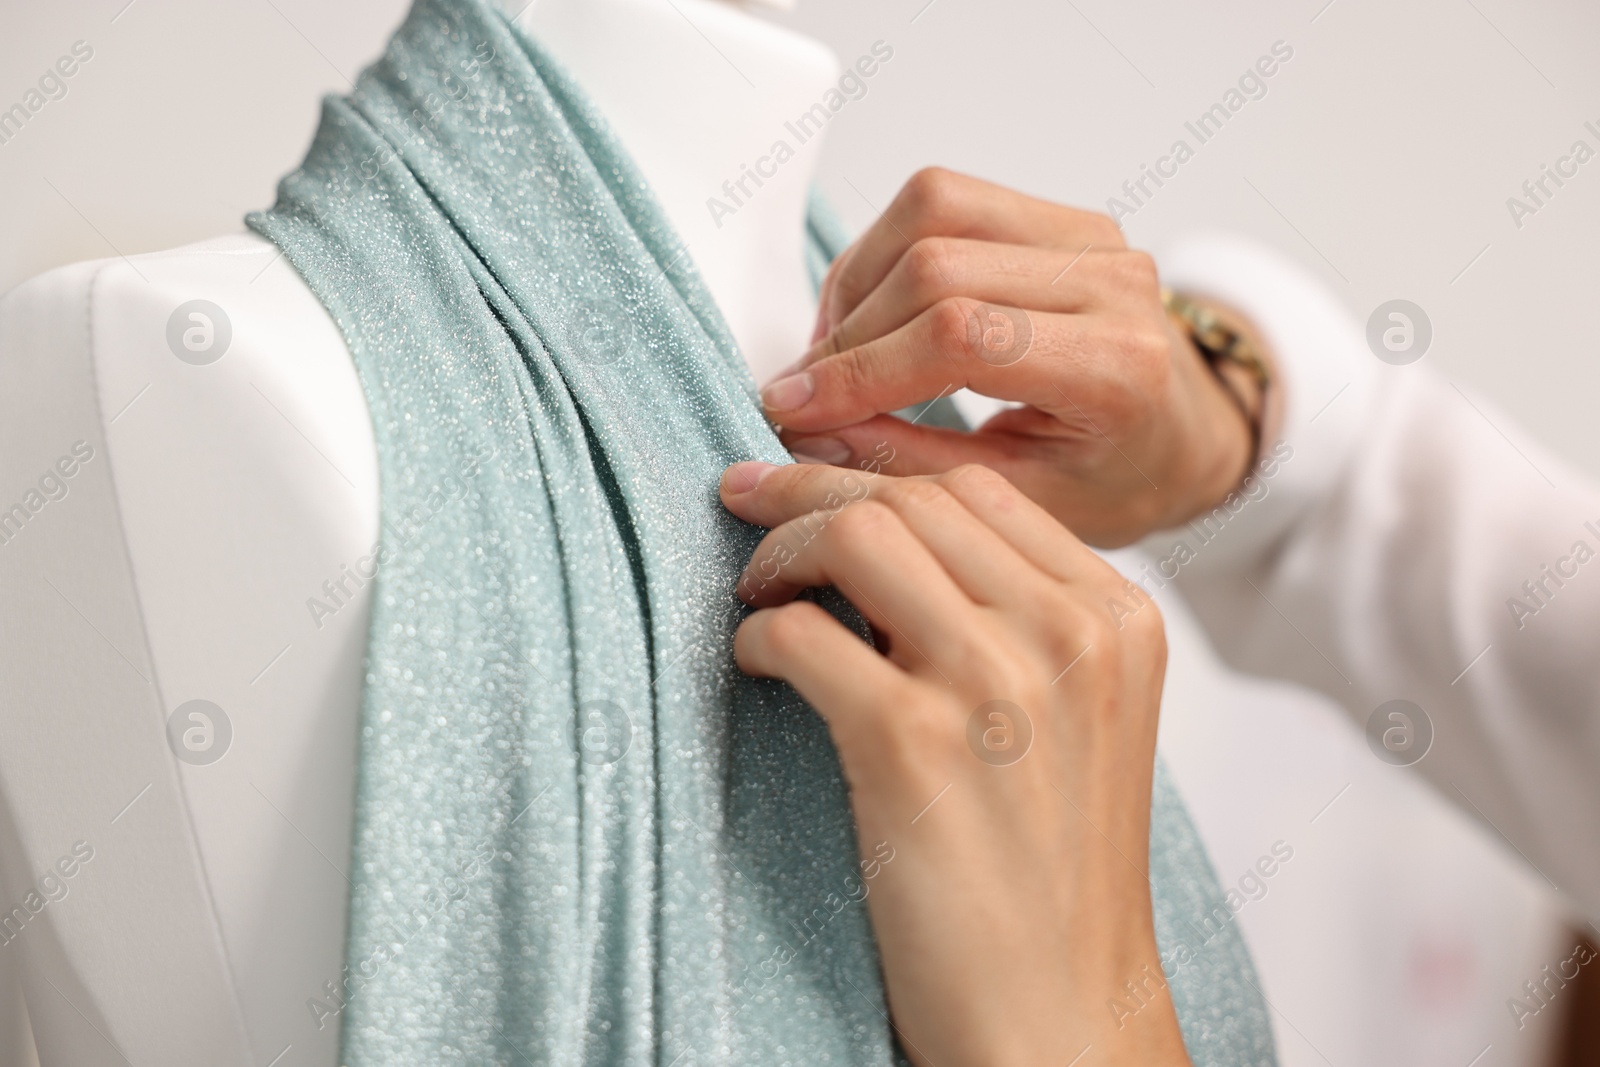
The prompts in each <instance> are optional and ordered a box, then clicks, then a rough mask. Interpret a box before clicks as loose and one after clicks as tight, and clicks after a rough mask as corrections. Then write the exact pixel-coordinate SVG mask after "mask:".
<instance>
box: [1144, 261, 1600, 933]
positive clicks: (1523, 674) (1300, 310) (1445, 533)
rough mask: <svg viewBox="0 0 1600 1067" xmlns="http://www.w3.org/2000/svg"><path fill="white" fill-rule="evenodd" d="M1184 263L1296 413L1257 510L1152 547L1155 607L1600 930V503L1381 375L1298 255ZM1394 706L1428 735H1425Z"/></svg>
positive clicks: (1356, 328)
mask: <svg viewBox="0 0 1600 1067" xmlns="http://www.w3.org/2000/svg"><path fill="white" fill-rule="evenodd" d="M1160 261H1161V264H1162V273H1163V278H1164V281H1165V283H1166V284H1168V285H1171V286H1173V287H1174V288H1178V289H1184V290H1187V291H1190V292H1198V293H1203V294H1207V295H1210V296H1212V297H1214V298H1216V299H1219V300H1222V301H1225V302H1227V303H1228V304H1230V305H1232V306H1233V307H1235V308H1236V309H1238V310H1239V311H1241V312H1243V313H1244V314H1245V315H1246V316H1248V317H1249V318H1250V319H1251V320H1252V321H1253V323H1254V324H1255V325H1256V326H1257V327H1258V328H1259V329H1260V331H1261V332H1262V334H1263V336H1264V338H1265V340H1266V341H1267V343H1268V345H1269V347H1270V349H1271V351H1272V354H1273V356H1274V359H1275V360H1276V362H1277V375H1278V380H1279V382H1280V383H1281V386H1282V388H1283V389H1284V390H1285V399H1286V401H1287V408H1286V411H1285V414H1284V416H1283V418H1282V423H1281V428H1280V430H1279V431H1278V433H1277V434H1276V437H1277V438H1278V440H1277V441H1269V442H1266V443H1265V445H1264V447H1263V456H1264V459H1265V462H1264V464H1263V465H1261V466H1260V467H1259V468H1258V472H1257V474H1256V476H1255V478H1254V480H1253V481H1252V482H1247V483H1246V490H1245V491H1243V492H1241V493H1239V494H1237V495H1236V496H1235V497H1233V498H1230V501H1229V504H1228V505H1227V506H1225V507H1223V508H1220V509H1218V510H1217V511H1216V512H1214V513H1213V514H1212V515H1210V516H1207V517H1205V518H1203V519H1202V520H1199V521H1197V522H1196V523H1191V524H1190V525H1189V526H1188V527H1185V528H1182V529H1179V530H1173V531H1167V532H1165V533H1162V534H1157V535H1155V536H1153V537H1152V538H1150V539H1149V540H1148V541H1147V542H1146V547H1147V548H1148V549H1149V550H1150V551H1152V552H1153V553H1154V554H1155V555H1156V557H1157V559H1158V560H1159V562H1158V563H1157V564H1156V565H1155V567H1154V569H1153V570H1152V571H1150V572H1147V580H1146V582H1145V583H1144V584H1147V585H1148V586H1149V587H1150V588H1151V589H1152V590H1153V591H1154V590H1155V589H1156V587H1157V586H1158V585H1161V584H1163V583H1165V584H1176V585H1177V586H1178V587H1179V588H1180V589H1181V590H1182V592H1183V594H1184V596H1185V597H1186V598H1187V599H1188V600H1189V602H1190V603H1191V604H1192V605H1193V606H1194V608H1195V611H1196V613H1197V614H1198V615H1199V616H1200V618H1201V619H1202V621H1203V623H1204V625H1205V626H1206V628H1207V630H1208V631H1209V633H1210V636H1211V638H1212V640H1213V641H1214V642H1215V643H1216V644H1217V646H1218V648H1219V650H1220V651H1221V652H1222V654H1223V656H1224V657H1225V658H1226V659H1228V660H1229V661H1230V662H1231V663H1233V664H1234V665H1235V666H1237V667H1239V668H1241V669H1244V670H1248V671H1251V672H1253V673H1256V674H1261V675H1267V676H1272V677H1277V678H1284V679H1288V680H1292V681H1296V682H1300V683H1302V684H1305V685H1309V686H1312V687H1314V688H1317V689H1320V690H1322V691H1323V692H1325V693H1327V694H1328V695H1330V696H1332V697H1333V698H1334V699H1336V700H1337V701H1339V702H1340V703H1341V704H1343V705H1344V706H1345V708H1346V709H1347V710H1348V711H1349V712H1350V714H1351V715H1352V716H1353V717H1354V718H1355V720H1356V723H1357V725H1358V726H1359V727H1361V728H1363V729H1367V730H1368V738H1369V742H1370V743H1371V744H1372V746H1373V749H1374V758H1385V757H1387V759H1388V761H1389V762H1395V763H1409V762H1415V763H1416V767H1417V769H1418V770H1419V771H1421V772H1422V773H1423V774H1424V775H1425V776H1426V777H1427V778H1428V779H1429V780H1430V781H1432V782H1433V784H1434V785H1435V786H1437V787H1438V789H1439V790H1440V791H1441V792H1442V793H1443V794H1444V795H1445V796H1446V797H1448V798H1449V799H1450V800H1451V801H1452V802H1454V803H1455V804H1457V805H1459V806H1460V807H1461V808H1462V809H1464V810H1465V811H1466V812H1467V813H1468V814H1470V815H1473V816H1474V817H1475V818H1477V819H1479V820H1480V821H1482V822H1485V823H1487V824H1488V825H1489V826H1490V827H1491V828H1492V829H1493V830H1494V831H1495V832H1497V833H1498V834H1499V836H1501V837H1502V838H1503V839H1505V840H1506V841H1507V842H1508V843H1509V844H1510V845H1511V847H1513V848H1515V849H1516V850H1517V851H1518V852H1520V853H1521V854H1522V856H1523V857H1524V858H1525V859H1526V860H1527V861H1528V862H1529V863H1530V864H1532V865H1533V866H1534V867H1535V868H1536V869H1537V870H1538V871H1539V872H1540V873H1542V874H1543V875H1544V876H1545V877H1546V879H1547V880H1549V881H1551V882H1552V883H1553V884H1555V885H1557V886H1559V887H1560V888H1561V889H1563V890H1564V891H1566V892H1567V893H1568V894H1569V895H1570V896H1571V897H1572V898H1573V899H1574V900H1575V901H1576V902H1577V903H1578V904H1579V905H1580V906H1581V907H1583V909H1584V910H1585V911H1586V912H1587V913H1588V914H1589V915H1591V916H1600V837H1597V835H1596V833H1595V827H1596V826H1597V825H1600V486H1597V485H1596V483H1595V482H1594V481H1593V480H1591V479H1589V478H1588V477H1587V476H1586V475H1583V474H1581V473H1579V472H1577V471H1576V470H1574V469H1573V468H1572V467H1571V466H1569V465H1568V464H1566V463H1564V462H1562V461H1561V460H1559V459H1558V458H1556V457H1554V456H1552V455H1551V454H1549V453H1548V452H1546V451H1545V450H1543V449H1541V448H1540V447H1538V446H1537V445H1535V444H1534V443H1532V442H1531V441H1529V440H1528V439H1527V437H1526V435H1525V434H1523V433H1521V432H1520V431H1519V429H1518V428H1517V427H1516V426H1515V425H1513V424H1512V422H1511V421H1510V420H1509V419H1508V418H1507V417H1506V416H1505V415H1504V414H1503V413H1501V412H1499V411H1498V410H1496V409H1495V407H1494V406H1493V405H1492V404H1491V403H1489V402H1488V401H1487V400H1486V399H1484V398H1483V397H1481V396H1479V395H1476V394H1475V393H1473V391H1472V390H1470V389H1464V388H1460V387H1458V386H1457V385H1455V384H1454V383H1452V382H1450V381H1448V380H1446V379H1445V378H1444V377H1442V376H1441V375H1439V374H1438V373H1436V372H1435V371H1433V370H1432V369H1430V366H1429V362H1430V361H1429V359H1427V358H1426V357H1425V358H1423V359H1422V360H1421V361H1420V362H1416V363H1413V364H1410V365H1407V366H1390V365H1388V364H1385V363H1383V362H1381V361H1379V360H1378V359H1377V358H1376V357H1375V356H1374V355H1373V354H1372V353H1371V352H1370V351H1369V350H1368V348H1367V345H1366V341H1365V338H1364V332H1363V329H1362V327H1361V326H1360V325H1359V324H1358V323H1357V322H1356V321H1354V320H1353V319H1352V318H1351V317H1350V315H1349V314H1348V313H1347V312H1345V311H1344V310H1342V309H1341V308H1340V307H1339V306H1338V305H1337V304H1336V302H1335V301H1334V300H1333V299H1332V297H1331V296H1330V295H1329V294H1328V293H1327V292H1326V291H1325V289H1324V288H1323V287H1322V286H1321V285H1320V284H1318V283H1317V282H1316V281H1315V280H1313V279H1311V278H1310V277H1309V276H1307V275H1306V274H1305V273H1304V272H1303V271H1302V270H1300V269H1299V268H1298V267H1296V266H1294V265H1292V264H1290V263H1288V262H1286V261H1284V260H1283V259H1282V258H1281V257H1279V256H1277V255H1276V254H1274V253H1271V252H1268V251H1266V250H1264V249H1261V248H1259V247H1256V246H1253V245H1249V244H1247V243H1244V242H1242V241H1239V240H1237V239H1233V238H1204V239H1196V240H1191V241H1188V242H1186V243H1184V244H1183V245H1181V246H1179V247H1177V248H1175V249H1173V250H1172V251H1171V253H1170V254H1169V255H1166V256H1164V257H1161V259H1160ZM1275 444H1276V446H1277V451H1276V453H1274V445H1275ZM1180 546H1181V547H1180ZM1157 596H1158V597H1159V592H1157ZM1391 700H1406V701H1411V702H1413V703H1414V704H1415V705H1416V706H1417V707H1419V708H1421V709H1422V712H1423V714H1424V716H1425V720H1424V719H1418V721H1417V722H1416V723H1415V724H1414V727H1415V729H1414V731H1413V732H1412V733H1411V734H1409V735H1408V734H1407V733H1405V732H1404V725H1403V723H1402V721H1401V720H1391V719H1389V718H1388V711H1389V710H1392V709H1385V711H1384V713H1383V714H1381V715H1380V714H1378V709H1379V708H1380V706H1381V705H1385V704H1386V703H1387V702H1389V701H1391ZM1413 718H1416V716H1413ZM1375 719H1376V720H1378V722H1379V723H1380V725H1377V726H1371V725H1369V724H1370V723H1371V722H1372V721H1373V720H1375ZM1430 725H1431V732H1432V739H1431V745H1429V746H1428V747H1427V748H1426V751H1425V752H1423V749H1422V746H1421V744H1420V743H1419V742H1424V741H1426V735H1427V733H1428V729H1429V727H1430ZM1389 727H1398V730H1397V732H1395V733H1393V734H1391V735H1390V736H1391V741H1392V742H1393V743H1392V744H1391V745H1390V746H1389V747H1388V748H1386V747H1385V745H1384V741H1383V735H1384V731H1385V729H1387V728H1389ZM1408 737H1409V738H1410V739H1411V740H1412V744H1411V747H1410V748H1409V750H1407V749H1406V747H1405V744H1406V741H1407V739H1408ZM1396 747H1398V748H1400V749H1401V751H1399V752H1396V751H1393V749H1395V748H1396ZM1419 753H1422V755H1421V758H1420V761H1417V759H1416V757H1417V756H1418V754H1419ZM1279 758H1292V756H1288V755H1287V754H1283V755H1280V757H1279Z"/></svg>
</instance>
